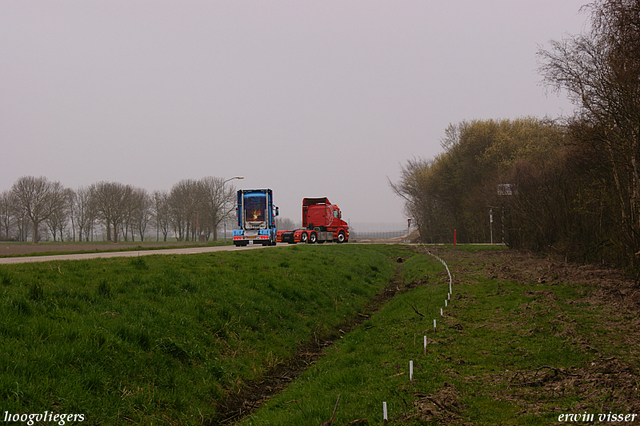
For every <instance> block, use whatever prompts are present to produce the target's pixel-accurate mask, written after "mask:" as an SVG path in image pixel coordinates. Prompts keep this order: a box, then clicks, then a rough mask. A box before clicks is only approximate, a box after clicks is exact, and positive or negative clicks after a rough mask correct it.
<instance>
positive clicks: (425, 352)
mask: <svg viewBox="0 0 640 426" xmlns="http://www.w3.org/2000/svg"><path fill="white" fill-rule="evenodd" d="M424 356H427V336H424Z"/></svg>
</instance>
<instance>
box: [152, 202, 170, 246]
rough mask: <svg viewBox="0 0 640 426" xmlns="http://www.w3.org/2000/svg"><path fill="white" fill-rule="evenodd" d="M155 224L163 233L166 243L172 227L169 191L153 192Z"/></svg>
mask: <svg viewBox="0 0 640 426" xmlns="http://www.w3.org/2000/svg"><path fill="white" fill-rule="evenodd" d="M152 197H153V206H152V209H153V224H154V226H155V227H156V230H157V231H160V232H162V236H163V238H164V241H167V234H168V233H169V227H170V226H171V213H170V208H169V193H168V192H167V191H154V192H153V196H152Z"/></svg>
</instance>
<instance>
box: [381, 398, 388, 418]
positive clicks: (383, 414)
mask: <svg viewBox="0 0 640 426" xmlns="http://www.w3.org/2000/svg"><path fill="white" fill-rule="evenodd" d="M382 419H383V420H384V421H385V422H386V421H387V420H388V419H387V403H386V402H383V403H382Z"/></svg>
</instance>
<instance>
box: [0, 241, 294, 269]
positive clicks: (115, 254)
mask: <svg viewBox="0 0 640 426" xmlns="http://www.w3.org/2000/svg"><path fill="white" fill-rule="evenodd" d="M287 245H288V244H287ZM257 248H263V246H262V245H259V244H256V245H253V244H249V245H248V246H246V247H236V246H215V247H193V248H181V249H161V250H138V251H110V252H104V253H79V254H54V255H49V256H19V257H3V258H0V265H8V264H14V263H30V262H50V261H52V260H83V259H98V258H109V257H138V256H150V255H154V254H198V253H209V252H214V251H235V250H239V251H243V250H254V249H257Z"/></svg>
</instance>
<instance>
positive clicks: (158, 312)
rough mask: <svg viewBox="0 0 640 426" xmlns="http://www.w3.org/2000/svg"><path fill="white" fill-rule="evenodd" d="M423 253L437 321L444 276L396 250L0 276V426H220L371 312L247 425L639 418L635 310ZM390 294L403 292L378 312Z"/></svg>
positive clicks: (494, 261) (585, 288)
mask: <svg viewBox="0 0 640 426" xmlns="http://www.w3.org/2000/svg"><path fill="white" fill-rule="evenodd" d="M430 250H431V251H432V252H433V253H434V254H437V255H438V256H439V257H441V258H442V259H443V260H445V261H446V262H447V264H448V265H449V268H450V269H451V272H452V274H453V276H454V283H453V289H454V293H453V297H452V300H451V302H450V305H449V306H448V307H447V308H446V309H444V314H445V315H444V316H443V317H440V308H444V300H445V298H446V297H447V292H448V275H447V273H446V271H445V269H444V266H443V265H442V264H441V263H440V262H439V261H437V260H436V259H435V258H433V257H432V256H429V255H428V254H426V252H422V253H416V252H415V251H413V250H412V249H409V248H406V247H402V246H387V245H349V244H345V245H325V246H319V245H315V246H307V245H297V246H292V247H278V248H275V249H267V250H249V251H245V252H243V251H234V252H224V253H210V254H201V255H189V256H145V257H138V258H120V259H97V260H90V261H73V262H71V261H70V262H47V263H41V264H40V263H35V264H22V265H7V266H0V294H1V296H2V298H1V299H0V300H1V301H0V310H1V313H2V315H0V400H1V401H2V411H8V412H10V413H22V412H26V413H33V412H44V411H45V410H49V411H55V412H57V413H83V414H85V418H86V419H87V420H85V422H84V424H124V423H131V424H152V423H153V424H159V425H162V424H172V425H173V424H178V425H198V424H218V423H219V421H220V420H221V419H220V418H219V413H218V412H217V411H216V406H217V404H218V403H220V402H222V401H224V400H225V399H226V397H227V396H228V395H234V394H236V393H237V392H238V391H239V390H241V389H242V388H243V386H244V385H245V384H246V383H248V382H249V381H251V380H254V379H258V380H259V379H260V377H261V376H262V375H264V374H265V373H267V372H268V371H269V370H270V368H272V367H274V366H277V365H280V364H282V363H283V362H284V361H285V360H287V359H288V358H290V357H291V356H293V354H294V353H295V352H296V350H297V348H299V347H300V345H301V344H304V343H307V342H310V341H312V340H314V338H316V337H322V336H328V335H332V334H334V330H335V327H337V326H340V325H341V324H344V323H345V322H348V321H350V320H352V319H354V318H356V317H361V316H362V315H366V316H367V317H366V319H365V320H364V322H362V323H361V324H360V325H358V326H356V327H354V328H353V329H351V330H350V331H349V332H348V333H341V338H339V339H338V340H337V341H336V343H335V344H334V345H333V346H331V347H329V348H327V349H326V354H325V356H324V357H322V358H321V359H320V360H319V361H317V362H316V363H315V364H313V365H312V366H311V367H310V368H309V369H308V370H307V371H306V372H304V373H303V374H302V375H300V376H298V377H297V378H296V380H295V381H293V382H291V384H290V385H289V386H288V387H287V388H286V389H285V390H284V391H283V392H281V393H279V394H277V395H274V396H273V397H271V398H270V399H269V400H267V401H266V403H265V404H264V405H263V407H262V408H260V409H259V410H257V411H256V412H254V413H253V414H252V415H250V416H249V417H247V418H245V419H244V420H242V421H241V422H240V423H239V424H240V425H242V426H248V425H252V426H254V425H255V426H258V425H260V426H266V425H320V424H322V423H324V422H326V421H327V420H329V419H330V418H331V416H332V413H333V410H334V407H335V406H336V400H337V399H338V396H340V400H339V403H338V405H337V409H336V412H335V419H334V421H333V423H332V425H347V424H359V425H365V424H366V425H382V424H383V421H382V403H383V402H386V403H387V405H388V410H389V420H390V421H389V424H396V425H403V426H414V425H438V424H464V423H471V424H474V425H494V424H510V425H547V424H552V423H554V422H555V421H557V419H558V416H559V415H560V414H563V413H578V412H579V413H583V412H588V413H605V414H607V413H609V412H610V411H612V412H614V413H615V412H617V413H632V412H633V410H634V407H635V406H636V405H637V402H638V401H640V395H639V394H638V390H637V383H638V382H639V381H640V380H638V377H639V375H638V369H637V365H640V359H639V357H638V354H637V350H635V346H633V345H631V346H630V344H629V339H635V340H632V341H634V342H635V341H636V340H637V338H635V337H634V333H637V331H638V324H637V320H636V316H635V314H634V313H633V312H630V311H628V310H624V309H619V310H616V309H615V308H609V307H607V306H606V305H604V304H600V303H599V302H598V301H597V299H593V298H591V296H592V295H594V294H595V293H597V291H596V290H597V288H596V287H595V286H593V285H591V284H586V283H580V282H578V283H576V282H570V283H569V282H562V281H559V280H556V279H554V280H553V281H552V282H549V283H539V282H537V281H535V280H531V281H529V280H527V279H522V276H526V275H525V274H521V276H520V278H518V279H515V278H514V279H513V280H511V279H504V278H503V279H499V278H496V276H495V274H494V273H493V272H492V270H493V269H495V268H496V267H500V266H505V265H506V266H509V267H511V268H512V270H517V268H518V265H516V264H510V263H508V262H511V260H510V259H509V257H508V254H509V252H508V251H507V250H504V249H503V248H502V247H499V246H498V247H493V248H491V247H489V246H478V247H472V246H457V247H455V248H454V247H443V246H438V247H431V248H430ZM398 260H402V262H398ZM505 262H507V263H505ZM390 281H391V282H392V283H393V285H394V286H398V287H400V288H403V286H406V289H405V290H402V291H400V292H399V293H398V294H397V295H396V296H395V297H394V298H393V299H391V300H389V301H387V302H386V303H385V304H384V306H383V307H382V308H381V309H379V310H378V311H376V312H370V311H369V310H368V308H367V305H368V304H369V303H370V301H371V300H372V298H373V296H374V295H375V294H377V293H379V292H380V291H381V290H382V289H383V288H384V287H385V286H387V285H388V284H389V282H390ZM434 319H436V320H437V324H438V332H437V333H434V331H433V320H434ZM424 336H427V337H428V342H429V344H428V346H427V351H426V354H425V353H424V349H423V338H424ZM409 361H413V365H414V380H412V381H410V380H409V377H408V373H409V371H408V370H409ZM634 389H635V390H634ZM634 404H636V405H634ZM358 420H360V421H359V422H356V423H353V422H355V421H358Z"/></svg>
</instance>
